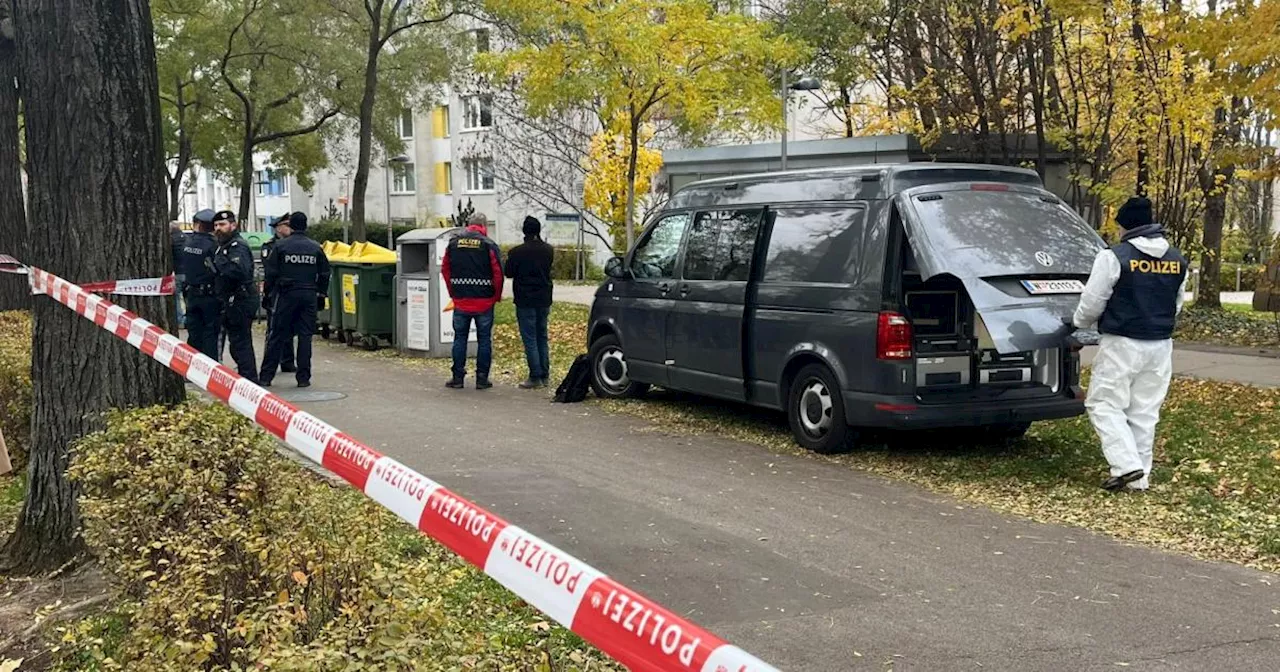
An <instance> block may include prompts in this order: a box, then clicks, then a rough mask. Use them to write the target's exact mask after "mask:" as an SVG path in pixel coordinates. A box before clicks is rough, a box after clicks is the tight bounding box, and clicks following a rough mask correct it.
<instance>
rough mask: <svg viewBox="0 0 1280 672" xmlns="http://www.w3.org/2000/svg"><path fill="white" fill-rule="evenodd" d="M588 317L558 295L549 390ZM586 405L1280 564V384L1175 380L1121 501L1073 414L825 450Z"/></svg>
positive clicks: (512, 331)
mask: <svg viewBox="0 0 1280 672" xmlns="http://www.w3.org/2000/svg"><path fill="white" fill-rule="evenodd" d="M587 314H588V310H587V308H585V307H582V306H575V305H563V304H558V305H557V306H556V307H555V309H554V310H553V312H552V320H551V328H550V332H551V340H552V369H553V380H552V384H553V385H554V384H556V383H558V382H559V381H560V379H561V377H563V375H564V373H565V372H566V371H567V369H568V366H569V364H570V363H571V362H572V361H573V357H574V356H575V355H577V354H579V353H581V352H583V351H585V344H584V338H583V332H584V330H585V324H586V318H587ZM1245 319H1250V318H1245ZM437 365H441V366H444V367H446V368H447V363H438V364H437ZM494 374H495V376H498V377H499V379H500V380H503V379H505V380H506V381H508V382H515V381H518V380H520V379H522V378H523V377H524V374H525V365H524V352H523V348H522V346H521V344H520V337H519V334H518V333H517V331H516V328H515V316H514V309H513V308H512V306H511V305H510V303H506V304H505V305H503V306H502V307H500V308H499V311H498V316H497V326H496V328H495V334H494ZM595 403H601V404H603V405H604V406H606V407H607V408H608V409H610V410H613V411H617V412H624V413H629V414H632V415H637V416H641V417H644V418H647V419H650V420H652V421H654V422H655V423H657V424H658V425H660V426H661V427H663V428H665V429H666V430H667V431H672V432H679V433H687V434H714V435H719V436H727V437H730V438H735V439H739V440H742V441H746V442H750V443H755V444H758V445H761V446H764V447H766V448H768V449H770V450H773V451H777V452H780V453H788V454H801V455H805V456H806V457H810V458H812V459H823V460H829V461H831V462H834V463H838V464H841V465H844V466H847V467H850V468H853V469H859V470H862V471H867V472H871V473H875V474H880V475H884V476H888V477H891V478H895V479H900V480H905V481H909V482H912V483H916V484H918V485H921V486H924V487H926V488H928V489H930V490H933V491H936V492H941V493H946V494H949V495H952V496H955V497H958V498H960V499H963V500H966V501H970V502H975V503H981V504H985V505H988V506H991V507H993V508H996V509H999V510H1003V511H1008V512H1012V513H1016V514H1019V515H1023V516H1026V517H1029V518H1032V519H1036V520H1040V521H1044V522H1054V523H1063V524H1068V525H1074V526H1079V527H1085V528H1089V529H1092V530H1096V531H1099V532H1103V533H1106V534H1109V535H1112V536H1115V537H1118V538H1122V539H1129V540H1134V541H1140V542H1143V543H1147V544H1151V545H1155V546H1159V547H1163V548H1168V549H1176V550H1180V551H1185V552H1189V553H1193V554H1195V555H1198V556H1201V557H1205V558H1213V559H1220V560H1229V561H1233V562H1239V563H1244V564H1249V565H1253V566H1257V567H1262V568H1266V569H1270V570H1280V390H1266V389H1259V388H1252V387H1247V386H1241V385H1231V384H1225V383H1217V382H1208V381H1195V380H1190V379H1176V380H1175V381H1174V383H1173V386H1172V389H1171V393H1170V397H1169V400H1168V402H1167V403H1166V405H1165V408H1164V416H1163V420H1162V422H1161V426H1160V429H1159V439H1158V445H1157V447H1156V469H1155V483H1154V485H1153V487H1152V489H1151V490H1150V491H1148V492H1147V493H1145V494H1142V495H1136V494H1135V495H1130V494H1125V495H1121V496H1115V495H1109V494H1107V493H1104V492H1103V491H1101V490H1100V489H1099V488H1098V484H1099V483H1101V482H1102V480H1103V479H1104V478H1105V477H1106V462H1105V461H1104V460H1103V458H1102V453H1101V450H1100V449H1099V445H1098V440H1097V438H1096V436H1095V435H1094V433H1093V429H1092V428H1091V427H1090V425H1089V422H1088V420H1087V419H1086V418H1083V417H1081V418H1075V419H1072V420H1064V421H1057V422H1047V423H1038V424H1037V425H1035V426H1034V427H1033V428H1032V430H1031V433H1030V434H1029V435H1028V436H1027V437H1026V438H1025V439H1023V440H1021V441H1018V442H1016V443H1014V444H1011V445H1009V446H1002V447H991V446H975V445H957V444H956V443H955V441H954V439H953V438H949V437H947V436H945V435H916V434H904V435H898V436H887V437H882V439H883V440H879V441H876V442H873V443H870V444H868V445H865V446H863V447H862V448H860V449H859V450H857V451H856V452H853V453H851V454H848V455H841V456H835V457H831V458H825V457H820V456H815V455H812V454H809V453H806V452H804V451H802V450H800V449H799V448H798V447H797V446H796V445H795V444H794V443H793V442H792V439H791V435H790V432H789V431H788V429H787V427H786V423H785V420H784V418H783V417H782V416H781V415H775V414H770V413H762V412H760V411H759V410H757V409H751V408H748V407H745V406H739V405H735V404H729V403H721V402H716V401H712V400H707V399H699V398H695V397H690V396H688V395H682V394H675V393H669V392H664V391H656V392H655V393H653V394H652V395H651V396H650V398H648V399H644V400H637V401H626V402H595Z"/></svg>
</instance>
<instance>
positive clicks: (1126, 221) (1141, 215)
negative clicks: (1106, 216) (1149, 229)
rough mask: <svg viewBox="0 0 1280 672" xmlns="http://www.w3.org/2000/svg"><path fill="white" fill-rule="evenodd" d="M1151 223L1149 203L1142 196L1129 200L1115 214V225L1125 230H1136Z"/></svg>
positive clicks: (1148, 200)
mask: <svg viewBox="0 0 1280 672" xmlns="http://www.w3.org/2000/svg"><path fill="white" fill-rule="evenodd" d="M1151 222H1152V215H1151V201H1150V199H1147V198H1145V197H1143V196H1134V197H1133V198H1130V199H1129V200H1127V201H1125V203H1124V205H1122V206H1120V210H1118V211H1117V212H1116V223H1117V224H1119V225H1120V226H1123V227H1124V228H1126V229H1136V228H1138V227H1139V226H1146V225H1148V224H1150V223H1151Z"/></svg>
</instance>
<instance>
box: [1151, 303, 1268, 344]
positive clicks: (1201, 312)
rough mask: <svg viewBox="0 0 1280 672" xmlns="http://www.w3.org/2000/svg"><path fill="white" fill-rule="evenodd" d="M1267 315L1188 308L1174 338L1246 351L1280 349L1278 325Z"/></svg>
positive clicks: (1179, 319) (1182, 316)
mask: <svg viewBox="0 0 1280 672" xmlns="http://www.w3.org/2000/svg"><path fill="white" fill-rule="evenodd" d="M1268 317H1270V316H1269V315H1268V314H1266V313H1255V314H1249V313H1238V312H1234V311H1230V310H1212V309H1207V308H1196V307H1195V306H1192V305H1188V306H1187V307H1186V308H1184V309H1183V311H1182V314H1181V315H1179V316H1178V327H1177V330H1176V331H1175V332H1174V334H1173V337H1174V338H1175V339H1178V340H1184V341H1196V342H1200V343H1218V344H1222V345H1238V346H1246V347H1258V346H1264V347H1270V346H1280V324H1277V323H1276V322H1274V321H1272V320H1270V319H1266V318H1268Z"/></svg>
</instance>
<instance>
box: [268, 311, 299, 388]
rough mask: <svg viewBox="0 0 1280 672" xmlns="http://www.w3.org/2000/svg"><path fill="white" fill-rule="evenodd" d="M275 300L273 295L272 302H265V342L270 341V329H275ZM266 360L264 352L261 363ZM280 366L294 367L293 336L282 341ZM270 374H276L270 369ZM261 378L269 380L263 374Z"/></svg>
mask: <svg viewBox="0 0 1280 672" xmlns="http://www.w3.org/2000/svg"><path fill="white" fill-rule="evenodd" d="M275 301H278V299H275V298H274V297H273V300H272V303H268V304H267V342H268V343H270V342H271V332H272V330H274V329H275V319H274V318H275V314H276V309H275V303H274V302H275ZM266 362H267V357H266V354H265V353H264V354H263V356H262V363H263V364H266ZM280 366H282V367H284V368H286V369H292V368H293V367H294V363H293V337H289V340H287V341H285V342H284V351H283V352H281V353H280ZM264 370H265V369H264ZM271 375H272V376H273V377H274V376H275V375H276V372H275V371H272V372H271ZM263 379H264V380H270V378H268V377H266V376H263Z"/></svg>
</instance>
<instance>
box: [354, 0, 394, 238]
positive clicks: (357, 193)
mask: <svg viewBox="0 0 1280 672" xmlns="http://www.w3.org/2000/svg"><path fill="white" fill-rule="evenodd" d="M368 7H369V8H370V9H372V10H373V11H371V12H370V13H369V20H370V25H369V49H368V51H367V52H366V59H365V66H364V94H363V95H362V96H361V98H360V149H359V152H358V153H357V158H356V174H355V178H354V179H352V181H351V242H353V243H354V242H356V241H363V240H367V239H368V236H369V234H368V229H367V228H366V222H365V202H364V198H365V194H366V193H367V192H368V191H369V167H370V164H371V163H372V161H373V107H374V104H375V103H376V102H377V96H378V55H379V54H380V53H381V52H382V2H380V1H379V2H374V3H373V4H372V5H368ZM388 197H389V196H388ZM388 224H390V222H388Z"/></svg>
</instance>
